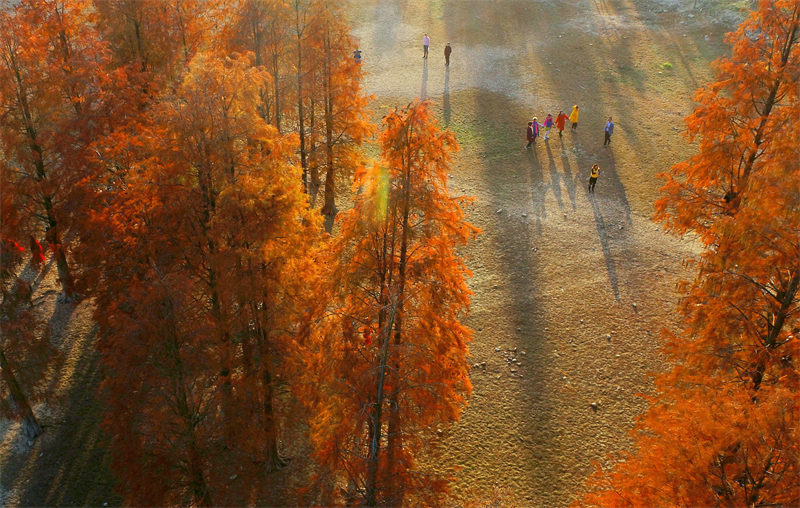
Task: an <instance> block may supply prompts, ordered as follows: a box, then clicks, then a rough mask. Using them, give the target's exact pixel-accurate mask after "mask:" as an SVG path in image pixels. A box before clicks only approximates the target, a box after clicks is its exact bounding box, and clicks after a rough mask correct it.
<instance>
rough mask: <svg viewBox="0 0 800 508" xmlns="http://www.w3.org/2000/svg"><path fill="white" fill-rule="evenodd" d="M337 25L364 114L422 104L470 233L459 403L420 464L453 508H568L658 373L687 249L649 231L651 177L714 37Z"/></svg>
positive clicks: (547, 15) (647, 11) (425, 6)
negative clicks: (448, 154) (571, 127)
mask: <svg viewBox="0 0 800 508" xmlns="http://www.w3.org/2000/svg"><path fill="white" fill-rule="evenodd" d="M682 3H683V4H687V5H686V6H685V7H686V8H691V7H692V5H691V2H682ZM701 5H703V4H702V2H701ZM722 14H726V13H725V12H722ZM719 15H720V12H717V13H715V16H714V17H717V18H719V17H720V16H719ZM354 22H355V24H356V28H355V33H356V35H357V36H358V37H359V39H360V48H361V49H362V50H363V51H364V65H365V71H366V73H367V75H366V78H365V79H366V87H367V90H368V92H370V93H372V94H375V96H376V102H375V104H376V109H377V113H382V112H384V111H385V110H386V108H388V107H393V106H402V105H404V104H406V103H407V102H408V101H409V100H410V99H411V98H413V97H414V96H424V97H428V98H430V99H431V100H432V101H433V102H434V103H435V107H436V108H437V110H438V113H439V118H440V121H441V123H442V124H444V125H445V126H447V127H449V128H450V129H452V130H454V131H455V132H456V133H457V134H458V139H459V142H460V143H461V146H462V152H461V153H460V155H459V157H458V160H457V162H456V164H455V167H454V169H453V174H452V180H451V182H452V186H451V187H452V189H453V190H454V191H455V192H457V193H464V194H468V195H473V196H476V197H477V198H478V199H477V203H476V204H475V205H474V207H473V209H472V210H471V213H470V219H471V220H472V221H473V222H474V223H475V224H476V225H478V226H479V227H481V228H482V229H483V232H484V233H483V235H481V237H480V239H479V240H478V241H476V242H475V243H473V244H472V245H471V246H470V247H469V248H468V249H467V250H466V252H465V254H466V256H467V258H468V264H469V266H470V268H471V269H472V270H473V271H474V278H473V279H472V281H471V283H470V286H471V288H472V289H473V291H474V292H475V295H474V298H473V307H472V314H471V316H470V318H469V324H470V325H471V326H472V327H473V328H474V330H475V332H476V333H475V341H474V343H473V344H472V347H471V350H472V359H471V362H472V363H473V364H474V366H473V369H472V381H473V383H474V386H475V391H474V396H473V398H472V400H471V403H470V406H469V407H468V408H467V409H466V411H465V413H464V415H463V420H462V422H461V423H460V424H459V425H457V426H456V427H454V428H453V429H451V430H450V432H449V433H447V434H446V435H444V436H443V438H442V447H441V448H442V457H440V458H437V459H436V460H434V461H432V463H434V464H436V466H435V467H438V468H440V469H442V470H448V469H452V468H454V467H455V468H458V473H457V478H458V482H457V483H456V485H455V488H454V490H455V493H456V496H457V497H458V498H460V499H462V500H466V499H469V498H476V497H481V498H484V499H485V498H486V497H487V495H489V494H490V493H491V492H492V491H493V490H495V489H496V488H499V489H500V490H502V491H504V492H505V494H504V496H505V498H504V500H505V502H508V503H515V504H522V505H537V506H564V505H567V504H569V502H570V501H571V500H573V499H575V498H576V496H578V495H579V492H580V489H581V488H582V484H583V481H584V479H585V478H586V476H587V475H588V474H589V473H590V472H591V471H592V465H591V461H594V460H600V461H602V460H603V459H604V458H605V457H606V456H607V455H608V454H609V453H611V452H612V451H615V450H619V449H623V448H625V447H628V446H630V440H629V438H628V435H627V433H628V430H629V429H630V428H631V427H632V425H633V419H634V417H635V416H636V415H637V414H639V413H640V412H641V411H642V410H643V409H644V404H643V401H642V399H641V398H639V397H637V396H636V394H637V393H640V392H644V391H648V390H650V389H651V384H650V381H649V378H648V377H647V373H648V372H652V371H655V370H657V369H658V368H659V366H660V362H661V359H660V356H659V353H658V350H657V349H658V346H659V343H660V339H659V336H660V330H661V329H662V328H663V327H664V326H665V325H670V324H671V323H672V322H673V321H672V320H673V319H674V318H673V317H672V316H673V309H674V305H675V301H676V297H675V293H674V289H673V286H674V283H675V282H676V281H677V280H678V278H679V277H681V276H685V274H683V273H682V270H681V259H682V258H684V257H687V256H690V255H691V254H692V245H691V244H690V243H688V242H678V241H676V240H674V239H671V238H669V237H666V236H665V235H664V234H662V233H661V232H660V230H659V228H658V227H657V226H656V225H655V224H653V223H652V222H651V220H650V217H651V216H652V213H653V202H654V200H655V198H656V196H657V193H658V187H659V185H660V184H659V182H658V180H657V179H656V178H655V175H656V174H657V173H659V172H661V171H664V170H665V169H667V168H668V167H669V166H671V165H672V164H673V163H675V162H677V161H679V160H681V159H682V158H684V157H686V156H687V155H688V154H689V153H690V152H689V150H688V149H687V147H685V143H684V142H683V141H682V139H681V138H680V135H679V130H681V129H683V125H682V122H681V119H682V118H683V117H684V116H685V115H686V114H688V112H689V111H691V108H692V103H691V94H692V92H693V90H694V89H695V88H697V87H698V86H699V85H700V84H701V83H703V82H704V81H706V80H707V79H708V78H709V77H710V72H709V69H708V65H707V64H708V62H709V61H710V60H712V59H713V58H716V57H717V56H719V55H720V54H721V53H722V51H723V50H724V48H723V46H722V45H721V40H722V34H723V33H724V31H725V30H726V28H725V26H722V25H719V24H717V23H716V22H714V21H712V17H711V16H710V15H708V14H705V13H702V12H697V11H691V10H685V9H684V10H681V8H680V4H679V3H678V2H672V3H664V2H662V3H653V2H644V1H625V0H619V1H603V0H577V1H575V2H556V1H522V0H515V1H514V0H500V1H481V0H449V1H423V0H405V1H404V0H384V1H375V0H373V1H365V2H361V3H360V8H359V10H358V12H357V13H356V14H355V15H354ZM426 32H427V33H428V34H429V35H430V37H431V49H430V57H429V59H428V61H427V62H426V61H425V60H423V59H422V37H423V34H424V33H426ZM447 42H450V43H451V44H452V46H453V55H452V59H451V67H450V69H449V70H448V69H446V68H445V66H444V57H443V54H442V53H443V48H444V44H445V43H447ZM664 62H669V63H670V64H671V66H672V68H671V69H661V68H660V64H663V63H664ZM665 67H668V66H665ZM572 104H578V105H580V108H581V117H580V123H579V128H578V131H577V133H572V132H565V134H564V137H563V139H559V138H558V136H557V135H556V136H555V137H554V138H553V139H551V141H549V142H548V143H544V142H542V141H541V140H540V141H539V142H538V146H537V147H536V149H535V150H532V151H529V152H526V151H525V150H524V149H523V144H524V139H523V137H524V130H525V125H526V122H527V120H529V119H530V117H531V116H533V115H536V116H538V118H539V119H540V121H543V118H544V116H545V115H546V113H548V112H551V113H553V114H554V115H556V114H557V113H558V111H559V109H563V110H564V111H565V112H567V113H569V110H570V108H571V106H572ZM608 116H613V117H614V119H615V123H616V131H615V133H614V136H613V138H612V140H613V141H612V145H611V147H610V148H603V146H602V131H603V126H604V124H605V118H606V117H608ZM593 162H598V163H599V164H600V166H601V168H602V172H601V175H600V179H599V182H598V184H597V191H596V194H595V195H594V196H593V197H590V196H589V194H588V193H587V192H586V183H587V179H588V171H589V167H590V166H591V164H592V163H593ZM634 304H635V306H634ZM607 337H608V338H607ZM514 351H516V353H514ZM484 365H485V366H484ZM593 402H594V403H597V404H598V406H597V407H598V409H597V411H595V410H594V409H593V408H592V407H591V404H592V403H593ZM432 467H433V466H432Z"/></svg>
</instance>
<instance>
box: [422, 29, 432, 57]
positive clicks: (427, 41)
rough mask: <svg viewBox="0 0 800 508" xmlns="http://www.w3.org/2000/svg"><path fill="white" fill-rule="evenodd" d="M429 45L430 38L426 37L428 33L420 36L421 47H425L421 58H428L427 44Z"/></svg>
mask: <svg viewBox="0 0 800 508" xmlns="http://www.w3.org/2000/svg"><path fill="white" fill-rule="evenodd" d="M430 45H431V38H430V37H428V34H425V37H423V38H422V47H423V48H424V49H425V54H424V55H422V58H428V46H430Z"/></svg>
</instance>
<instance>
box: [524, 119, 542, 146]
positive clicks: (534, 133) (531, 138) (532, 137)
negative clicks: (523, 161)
mask: <svg viewBox="0 0 800 508" xmlns="http://www.w3.org/2000/svg"><path fill="white" fill-rule="evenodd" d="M540 127H544V125H542V124H540V123H539V122H538V121H536V117H535V116H534V117H533V120H531V121H530V122H528V144H527V145H525V149H526V150H529V149H530V147H531V144H533V143H535V142H536V138H538V137H539V128H540Z"/></svg>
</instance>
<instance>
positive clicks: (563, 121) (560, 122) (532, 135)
mask: <svg viewBox="0 0 800 508" xmlns="http://www.w3.org/2000/svg"><path fill="white" fill-rule="evenodd" d="M579 114H580V110H579V108H578V105H577V104H576V105H574V106H572V112H571V113H570V114H569V116H567V115H566V114H565V113H564V112H563V111H559V112H558V116H556V117H555V118H553V115H552V114H551V113H548V114H547V116H546V117H545V119H544V123H541V122H539V119H538V118H536V117H535V116H534V117H533V120H531V121H530V122H528V128H527V130H526V134H527V138H528V144H527V145H525V149H526V150H530V148H531V145H532V144H534V143H536V139H537V138H539V136H541V135H542V129H544V136H542V137H543V138H544V139H545V141H546V140H548V139H550V131H552V130H553V127H555V128H556V129H558V137H563V135H564V129H565V128H566V126H567V120H569V122H570V123H571V124H572V130H573V131H576V130H577V129H578V116H579ZM604 132H605V140H604V141H603V146H607V145H610V144H611V135H612V134H613V133H614V122H613V121H612V119H611V117H610V116H609V117H608V121H607V122H606V126H605V130H604ZM599 176H600V165H599V164H593V165H592V169H591V171H590V173H589V188H588V190H589V192H591V193H592V194H594V187H595V185H596V184H597V178H598V177H599Z"/></svg>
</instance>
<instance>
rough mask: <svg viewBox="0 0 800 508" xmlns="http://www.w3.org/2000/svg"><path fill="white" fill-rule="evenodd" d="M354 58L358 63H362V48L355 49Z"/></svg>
mask: <svg viewBox="0 0 800 508" xmlns="http://www.w3.org/2000/svg"><path fill="white" fill-rule="evenodd" d="M353 59H354V60H355V61H356V63H358V64H360V63H361V50H360V49H356V50H355V51H353Z"/></svg>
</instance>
